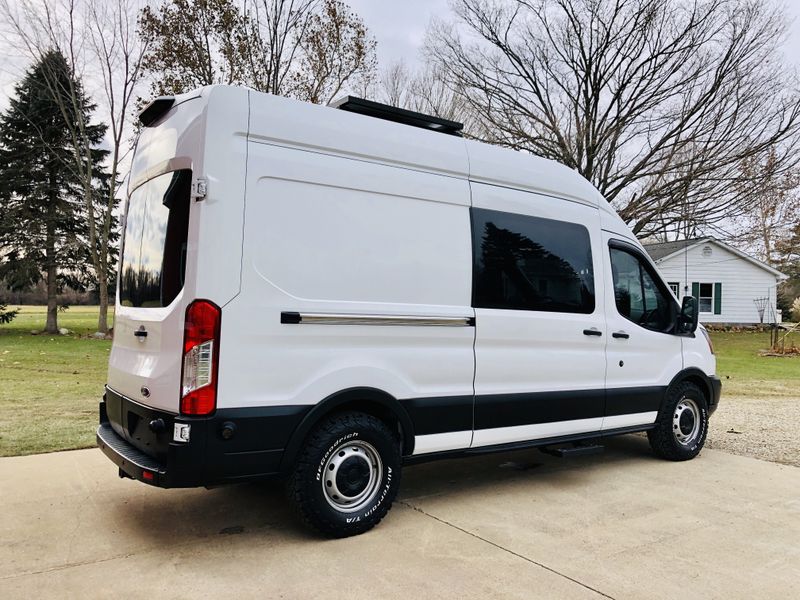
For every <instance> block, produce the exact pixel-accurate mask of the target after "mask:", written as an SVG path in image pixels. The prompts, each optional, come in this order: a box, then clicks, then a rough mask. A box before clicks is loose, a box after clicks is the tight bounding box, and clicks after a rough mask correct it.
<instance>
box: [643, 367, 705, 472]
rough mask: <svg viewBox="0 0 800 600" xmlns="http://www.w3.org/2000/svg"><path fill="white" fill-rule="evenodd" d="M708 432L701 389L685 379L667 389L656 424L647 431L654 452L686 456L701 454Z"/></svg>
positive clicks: (677, 458) (669, 457)
mask: <svg viewBox="0 0 800 600" xmlns="http://www.w3.org/2000/svg"><path fill="white" fill-rule="evenodd" d="M707 434H708V403H707V402H706V398H705V396H704V395H703V392H702V391H701V390H700V388H698V387H697V386H696V385H695V384H693V383H690V382H688V381H684V382H682V383H679V384H677V385H675V386H673V387H672V388H670V389H669V390H668V391H667V396H666V398H665V399H664V404H663V405H662V408H661V411H660V412H659V415H658V419H657V420H656V426H655V428H654V429H651V430H650V431H648V432H647V439H648V440H649V441H650V447H651V448H652V449H653V452H654V453H655V454H656V456H659V457H661V458H665V459H667V460H674V461H680V460H689V459H692V458H694V457H695V456H697V455H698V454H700V450H702V449H703V445H704V444H705V442H706V435H707Z"/></svg>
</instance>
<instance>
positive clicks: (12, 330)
mask: <svg viewBox="0 0 800 600" xmlns="http://www.w3.org/2000/svg"><path fill="white" fill-rule="evenodd" d="M9 308H11V307H9ZM45 314H46V308H45V307H44V306H23V307H21V311H20V313H19V315H18V316H17V318H16V319H14V321H12V322H11V323H9V324H6V325H0V381H2V385H0V456H15V455H20V454H33V453H37V452H52V451H55V450H68V449H73V448H85V447H88V446H92V445H94V430H95V427H96V424H97V405H98V402H99V401H100V398H101V396H102V394H103V384H104V382H105V378H106V371H107V365H108V353H109V351H110V350H111V342H110V341H108V340H96V339H91V338H87V337H86V336H87V335H89V334H91V333H94V332H95V331H96V330H97V307H96V306H73V307H71V308H69V309H68V310H67V311H65V312H62V313H59V315H58V326H59V327H66V328H67V329H69V330H70V331H71V332H72V333H70V335H65V336H62V335H45V334H40V335H31V331H32V330H40V331H41V330H42V329H44V323H45ZM81 336H83V337H81Z"/></svg>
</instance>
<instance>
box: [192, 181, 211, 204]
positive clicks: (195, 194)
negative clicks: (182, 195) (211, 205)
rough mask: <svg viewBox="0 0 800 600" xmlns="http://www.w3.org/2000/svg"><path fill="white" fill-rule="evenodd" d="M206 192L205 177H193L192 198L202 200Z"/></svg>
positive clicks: (206, 183)
mask: <svg viewBox="0 0 800 600" xmlns="http://www.w3.org/2000/svg"><path fill="white" fill-rule="evenodd" d="M207 193H208V182H206V180H205V179H195V180H194V183H192V198H194V199H195V200H202V199H203V198H205V197H206V194H207Z"/></svg>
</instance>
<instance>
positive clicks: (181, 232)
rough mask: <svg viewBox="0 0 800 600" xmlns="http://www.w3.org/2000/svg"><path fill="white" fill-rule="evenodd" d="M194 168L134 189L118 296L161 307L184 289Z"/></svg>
mask: <svg viewBox="0 0 800 600" xmlns="http://www.w3.org/2000/svg"><path fill="white" fill-rule="evenodd" d="M191 180H192V172H191V171H190V170H182V171H174V172H172V173H165V174H164V175H159V176H158V177H155V178H153V179H151V180H150V181H148V182H147V183H144V184H143V185H141V186H139V187H138V188H136V189H135V190H134V191H133V193H132V194H131V196H130V199H129V200H128V213H127V216H126V218H125V237H124V239H123V250H122V264H121V265H120V274H121V275H120V285H119V299H120V303H121V304H122V305H123V306H138V307H160V306H168V305H169V304H171V303H172V301H173V300H174V299H175V297H176V296H177V295H178V293H179V292H180V291H181V289H183V280H184V275H185V269H186V238H187V234H188V229H189V198H190V188H191Z"/></svg>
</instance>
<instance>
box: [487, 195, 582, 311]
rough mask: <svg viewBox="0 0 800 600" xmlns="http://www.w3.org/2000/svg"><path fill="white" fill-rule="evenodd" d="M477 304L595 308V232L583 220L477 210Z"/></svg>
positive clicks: (517, 306)
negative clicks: (593, 240)
mask: <svg viewBox="0 0 800 600" xmlns="http://www.w3.org/2000/svg"><path fill="white" fill-rule="evenodd" d="M472 237H473V240H472V253H473V292H472V296H473V305H474V306H475V307H476V308H503V309H513V310H537V311H548V312H566V313H586V314H588V313H591V312H593V311H594V306H595V301H594V272H593V270H592V250H591V242H590V239H589V231H588V230H587V229H586V228H585V227H583V226H582V225H578V224H576V223H567V222H564V221H554V220H552V219H541V218H538V217H529V216H524V215H517V214H512V213H505V212H500V211H495V210H485V209H472Z"/></svg>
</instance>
